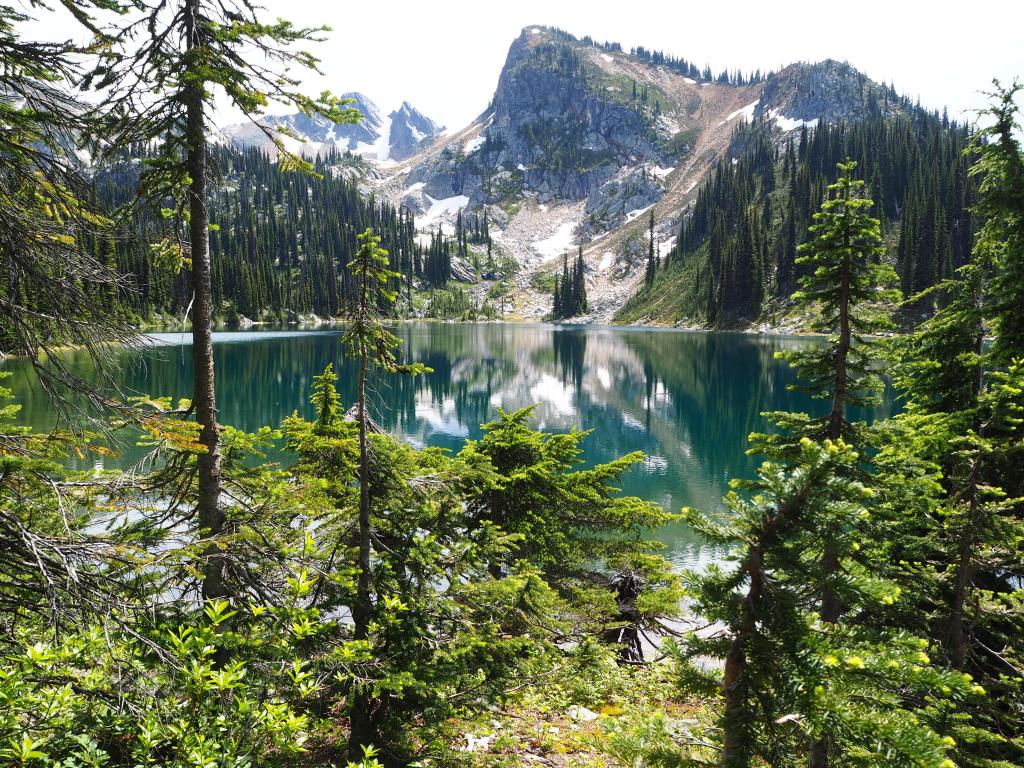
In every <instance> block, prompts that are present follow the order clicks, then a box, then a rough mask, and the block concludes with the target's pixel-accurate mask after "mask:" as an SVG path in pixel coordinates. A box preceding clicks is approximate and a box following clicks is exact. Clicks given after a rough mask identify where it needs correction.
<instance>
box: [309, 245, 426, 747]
mask: <svg viewBox="0 0 1024 768" xmlns="http://www.w3.org/2000/svg"><path fill="white" fill-rule="evenodd" d="M388 264H389V262H388V253H387V251H385V250H384V249H383V248H381V247H380V238H379V237H377V236H376V235H375V234H374V233H373V230H369V229H368V230H366V231H365V232H363V233H362V234H360V235H359V251H358V252H357V253H356V255H355V258H354V259H353V260H352V262H351V263H350V264H349V269H350V270H351V271H352V274H353V275H355V277H356V279H357V280H358V281H359V288H358V292H357V293H356V296H355V298H354V300H353V304H352V307H351V309H350V310H349V315H348V319H349V322H350V325H349V327H348V330H346V332H345V335H344V336H343V337H342V344H344V345H345V348H346V349H347V351H348V354H349V355H351V356H352V357H354V358H355V359H356V361H357V362H358V364H359V374H358V381H357V383H356V398H357V399H356V421H357V423H358V427H359V522H358V527H357V534H356V535H357V538H358V542H359V555H358V563H357V569H358V580H357V587H356V596H355V600H354V602H353V604H352V619H353V621H354V622H355V639H356V640H365V639H366V638H367V637H368V636H369V632H370V622H371V621H372V618H373V610H374V605H375V601H374V600H373V595H372V594H371V587H372V581H373V565H372V562H371V558H372V552H371V548H372V541H371V528H370V525H371V523H370V505H371V498H370V461H371V457H370V444H369V437H368V434H369V425H370V416H369V411H368V410H367V375H368V374H369V369H370V368H371V367H373V368H376V369H378V370H380V371H382V372H385V373H405V374H410V375H416V374H419V373H424V372H427V371H428V370H429V369H428V368H426V367H425V366H423V365H420V364H418V363H413V364H401V363H399V362H398V358H397V357H396V356H395V349H396V348H397V347H398V344H399V341H398V338H397V337H395V335H394V334H392V333H391V332H390V331H389V330H387V328H385V327H384V325H383V322H382V319H381V317H380V314H379V309H378V307H379V306H380V305H381V304H384V305H385V306H388V305H391V304H393V303H394V302H395V299H396V298H397V293H396V292H395V291H393V290H392V289H391V288H390V287H389V284H390V282H391V280H392V278H394V277H396V273H394V272H392V271H391V270H390V269H389V268H388ZM327 374H328V372H326V371H325V376H326V375H327ZM327 384H328V382H327V381H326V380H322V381H321V386H322V387H326V386H327ZM322 399H323V398H322V397H321V400H322ZM368 710H369V696H368V695H367V694H366V693H365V692H364V691H363V690H362V689H361V688H359V689H356V693H355V695H353V697H352V702H351V705H350V710H349V711H350V718H351V723H352V728H351V737H350V739H349V756H350V758H351V759H353V760H357V759H359V756H360V755H361V754H362V747H363V746H368V745H370V744H371V743H372V741H373V735H374V734H373V733H372V727H371V725H370V719H369V711H368Z"/></svg>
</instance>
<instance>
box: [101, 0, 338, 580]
mask: <svg viewBox="0 0 1024 768" xmlns="http://www.w3.org/2000/svg"><path fill="white" fill-rule="evenodd" d="M131 6H132V8H133V11H134V12H135V13H134V14H132V20H131V21H129V22H127V23H126V26H125V27H124V28H122V29H118V30H115V32H114V37H116V38H117V39H120V40H132V39H134V38H135V37H136V35H140V34H141V35H142V36H143V39H144V42H142V44H140V45H138V46H136V47H134V48H132V49H130V50H127V51H118V50H116V49H112V50H111V52H110V53H109V54H108V55H107V56H106V57H105V58H104V60H103V61H102V63H101V65H100V66H99V67H97V68H96V70H95V71H94V72H93V73H92V74H91V75H90V77H89V78H87V81H86V85H87V86H93V87H95V88H97V89H107V93H108V96H109V98H110V105H111V106H110V112H109V114H110V116H111V119H110V120H109V123H108V130H109V134H108V138H109V139H110V146H111V148H112V149H113V150H114V151H117V150H118V149H119V148H121V147H124V146H127V145H131V144H146V143H149V142H154V141H157V140H159V141H160V143H159V145H158V146H159V154H158V156H157V157H156V158H154V159H153V160H152V161H151V163H150V164H149V166H148V168H147V170H146V171H145V172H144V173H143V174H142V177H141V179H140V196H141V197H143V198H147V199H149V200H152V201H154V202H155V203H156V204H157V205H166V201H167V200H170V201H173V205H174V209H173V211H172V212H173V213H174V214H177V215H178V216H179V219H180V220H181V221H184V222H186V223H187V231H188V235H187V240H186V242H187V243H188V246H187V250H186V249H183V248H181V246H180V244H179V242H178V241H174V240H166V241H165V242H164V250H165V252H169V253H170V254H174V253H178V255H179V258H180V259H181V263H182V264H183V265H184V264H187V265H188V271H189V274H190V279H191V286H192V293H193V298H192V337H193V343H192V358H193V369H194V391H193V397H192V405H191V407H192V409H193V410H194V411H195V414H196V421H197V422H198V423H199V424H200V426H201V433H200V443H201V444H202V447H203V450H202V452H201V453H200V454H199V455H198V459H197V464H198V467H197V472H198V478H199V483H198V492H197V498H196V518H197V521H198V525H199V528H200V529H201V530H203V531H205V532H206V534H207V535H208V536H210V537H211V538H216V537H219V536H220V535H221V534H222V533H223V531H224V525H225V516H224V512H223V510H222V509H221V507H220V496H221V454H220V437H219V427H218V424H217V403H216V386H215V380H214V365H213V342H212V329H213V320H214V313H215V307H214V304H213V265H212V261H211V257H210V216H209V187H208V182H209V178H210V176H211V175H212V169H211V168H210V164H209V152H208V146H207V145H208V141H209V137H208V121H209V113H210V112H211V109H212V107H211V104H212V101H213V98H214V94H213V91H212V89H213V88H216V87H219V88H220V89H222V90H223V92H224V93H225V94H226V95H227V97H228V99H229V100H230V102H231V103H232V105H233V106H235V107H236V108H238V109H239V110H241V112H242V113H243V114H244V115H246V116H247V117H250V118H252V117H254V116H255V115H257V114H259V113H260V112H261V111H262V109H263V108H264V107H265V105H266V104H267V103H268V101H270V100H276V101H279V102H284V103H288V104H293V105H295V106H298V107H299V108H300V109H301V110H302V111H303V112H306V113H308V114H317V115H322V116H324V117H327V118H328V119H330V120H332V121H333V122H335V123H340V122H354V121H355V120H356V119H358V113H356V112H354V111H353V110H346V109H343V108H342V107H343V106H344V105H343V103H342V102H341V101H339V100H338V99H336V98H334V97H332V96H331V95H330V94H329V93H327V92H325V93H323V94H321V96H320V97H319V98H317V99H311V98H309V97H306V96H304V95H302V94H301V93H300V92H298V91H297V90H296V88H297V85H298V82H297V81H296V80H294V79H293V78H291V77H288V76H285V75H280V74H279V73H277V72H274V71H273V69H267V68H265V66H264V65H263V64H262V63H257V62H261V61H262V60H270V61H271V62H278V63H279V64H281V65H282V66H284V67H287V66H288V65H291V64H297V65H299V66H303V67H306V68H309V69H314V70H315V68H316V63H317V60H316V59H315V58H314V57H313V56H312V55H310V54H309V53H306V52H304V51H301V50H297V49H296V47H295V46H297V45H299V44H302V43H304V42H308V41H316V40H319V39H320V33H321V32H322V30H320V29H306V28H301V27H295V26H293V25H292V24H290V23H289V22H286V21H283V20H279V21H277V22H276V23H274V24H266V23H264V22H262V21H260V19H259V18H258V16H257V12H256V10H255V9H254V8H252V7H251V6H244V7H239V9H237V10H228V9H226V8H225V7H224V6H222V5H217V4H215V3H211V2H209V1H208V0H177V1H176V2H173V3H170V4H167V3H164V2H149V0H132V2H131ZM154 93H158V94H159V95H158V97H157V98H155V99H153V98H152V96H153V94H154ZM139 115H145V119H139ZM268 133H270V135H271V136H272V137H273V138H274V140H275V143H276V145H277V148H278V150H279V151H281V152H282V153H284V155H285V161H286V163H287V164H288V165H291V166H293V167H296V168H307V169H308V167H309V164H308V163H306V162H305V161H301V160H299V159H298V158H295V157H294V156H293V155H291V154H289V153H288V152H287V151H286V149H285V147H284V143H283V141H282V140H281V138H280V136H278V135H277V134H276V133H274V132H273V131H270V130H268ZM296 250H297V249H296ZM205 559H206V562H205V564H204V576H203V596H204V598H219V597H224V596H226V595H228V594H229V592H230V590H229V587H228V585H227V584H226V583H225V581H224V572H225V565H226V561H225V555H224V551H223V550H222V549H221V547H220V546H219V543H218V542H215V541H214V542H211V544H210V546H209V548H208V549H207V551H206V553H205Z"/></svg>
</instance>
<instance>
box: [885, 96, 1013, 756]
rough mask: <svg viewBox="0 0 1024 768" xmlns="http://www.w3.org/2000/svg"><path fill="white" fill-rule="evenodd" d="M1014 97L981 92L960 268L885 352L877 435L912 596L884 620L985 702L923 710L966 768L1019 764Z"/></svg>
mask: <svg viewBox="0 0 1024 768" xmlns="http://www.w3.org/2000/svg"><path fill="white" fill-rule="evenodd" d="M1015 91H1016V89H1015V88H1011V89H1009V90H1006V91H1000V92H999V93H997V94H996V95H995V96H996V104H995V105H994V106H993V107H992V108H991V110H990V111H991V115H992V117H993V118H994V120H993V123H992V125H991V126H990V127H988V128H986V129H983V130H982V131H981V132H980V133H979V136H978V137H977V139H976V146H975V147H973V148H972V149H971V150H970V151H972V152H977V153H979V154H980V159H979V161H978V162H977V163H976V164H975V165H974V167H973V168H974V172H975V173H976V174H979V175H982V176H983V180H982V183H981V185H980V189H979V201H978V206H977V213H978V214H979V215H980V217H981V226H980V228H979V229H978V232H977V239H976V243H975V247H974V253H973V259H972V261H971V262H970V263H969V264H967V265H965V266H964V267H962V268H961V269H960V270H959V272H958V275H957V277H956V279H954V280H949V281H946V282H945V283H942V284H940V285H939V286H937V290H941V292H942V294H943V295H944V296H945V297H946V303H945V306H944V307H943V308H942V309H940V311H939V312H937V313H936V314H935V315H934V316H933V317H932V318H930V319H929V320H927V321H926V322H925V323H923V324H922V325H921V326H920V327H919V328H918V329H917V330H916V331H915V332H914V333H913V334H911V335H910V336H908V337H907V338H906V339H904V340H899V341H898V342H897V344H896V351H897V352H898V353H899V364H898V365H897V366H896V368H895V381H896V385H897V387H898V388H899V389H900V390H901V391H902V392H903V393H904V396H905V397H906V400H907V406H906V409H905V410H904V412H903V413H901V414H900V415H899V416H897V417H896V418H894V419H893V420H892V421H891V423H889V424H888V425H887V428H886V430H885V432H884V436H885V441H884V443H883V447H882V451H881V452H880V454H879V456H878V460H877V464H878V466H879V468H880V470H881V483H882V487H883V488H884V491H885V494H886V497H887V498H886V500H887V504H888V506H889V507H890V508H891V511H890V512H889V513H888V515H887V518H886V519H887V522H888V523H889V525H890V526H891V529H892V531H893V532H892V534H891V538H892V544H891V545H890V546H889V548H888V550H887V551H886V552H885V553H884V555H885V556H886V559H887V560H888V561H889V562H890V563H892V564H893V565H892V566H891V568H892V571H893V572H894V574H895V576H896V577H897V578H899V579H900V580H901V581H902V582H904V583H905V584H906V589H907V591H908V592H912V594H914V595H915V596H916V598H917V599H916V601H915V603H914V604H913V605H911V606H906V607H904V608H903V610H902V611H901V612H900V613H899V614H898V615H896V616H893V617H891V618H890V621H894V622H900V623H902V624H904V625H907V626H911V625H913V626H922V627H925V628H926V629H927V630H928V631H929V633H930V634H931V636H932V638H933V644H934V649H935V652H936V653H937V654H939V655H940V657H941V659H942V661H943V662H944V663H945V664H947V665H949V666H950V667H952V668H953V669H957V670H961V671H963V672H965V673H968V674H970V675H973V677H974V678H975V679H976V681H977V682H978V684H979V685H980V686H981V687H982V688H983V689H984V690H985V691H986V692H987V695H986V696H985V697H984V698H983V699H981V700H980V701H978V702H974V703H972V706H969V707H967V706H962V705H961V706H954V705H951V704H946V705H936V706H935V707H933V708H932V709H931V711H930V712H929V713H928V715H929V721H930V722H932V723H936V724H941V726H942V727H944V728H946V729H949V730H950V732H951V733H952V734H953V736H954V737H955V738H956V752H955V754H954V755H953V757H954V759H955V761H956V764H957V765H959V766H965V767H968V766H969V767H970V768H992V766H1010V765H1022V764H1024V742H1022V741H1021V738H1020V729H1019V713H1020V712H1021V711H1022V708H1024V690H1022V681H1024V675H1022V670H1024V651H1022V649H1021V645H1020V637H1021V636H1022V634H1024V610H1022V608H1021V605H1022V602H1021V589H1020V583H1021V581H1020V580H1021V578H1022V577H1024V567H1022V565H1021V557H1020V552H1021V546H1022V543H1024V515H1022V511H1024V501H1022V499H1024V481H1022V480H1021V474H1020V467H1021V466H1022V465H1024V367H1022V365H1021V362H1020V359H1021V358H1020V356H1021V354H1022V353H1024V349H1022V348H1021V346H1020V343H1019V340H1018V339H1016V330H1015V329H1017V328H1019V327H1021V325H1022V321H1021V317H1024V304H1022V303H1021V302H1020V301H1016V302H1015V301H1013V300H1008V299H1009V297H1012V296H1013V295H1014V293H1015V292H1016V293H1017V295H1019V291H1020V290H1021V286H1022V280H1021V279H1019V276H1017V275H1016V271H1017V262H1019V258H1015V256H1014V253H1013V243H1014V242H1015V239H1016V240H1019V232H1018V233H1017V235H1014V233H1013V228H1014V227H1015V226H1017V227H1018V229H1019V226H1020V221H1021V219H1020V217H1019V216H1018V215H1016V214H1015V210H1016V209H1017V206H1018V204H1019V200H1021V199H1022V198H1024V175H1021V174H1020V173H1019V172H1018V170H1015V169H1019V168H1020V167H1021V165H1022V156H1021V151H1020V147H1019V145H1018V144H1017V142H1016V139H1015V136H1014V135H1013V131H1014V130H1015V129H1014V125H1015V124H1016V114H1017V107H1016V104H1015V103H1014V99H1013V94H1014V93H1015ZM988 328H991V329H992V330H994V332H995V338H994V339H993V341H992V343H991V345H987V344H986V343H985V336H986V329H988ZM908 510H915V511H916V514H914V515H908V514H907V511H908Z"/></svg>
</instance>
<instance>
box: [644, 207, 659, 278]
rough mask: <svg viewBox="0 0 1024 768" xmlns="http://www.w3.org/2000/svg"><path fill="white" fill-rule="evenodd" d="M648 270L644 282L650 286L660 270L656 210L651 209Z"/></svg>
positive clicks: (648, 236)
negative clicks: (656, 247)
mask: <svg viewBox="0 0 1024 768" xmlns="http://www.w3.org/2000/svg"><path fill="white" fill-rule="evenodd" d="M647 231H648V235H647V270H646V271H645V272H644V282H645V283H646V284H647V285H648V287H649V286H652V285H654V278H655V276H656V275H657V272H658V262H657V260H656V258H655V255H654V211H653V210H652V211H651V215H650V218H649V219H648V224H647Z"/></svg>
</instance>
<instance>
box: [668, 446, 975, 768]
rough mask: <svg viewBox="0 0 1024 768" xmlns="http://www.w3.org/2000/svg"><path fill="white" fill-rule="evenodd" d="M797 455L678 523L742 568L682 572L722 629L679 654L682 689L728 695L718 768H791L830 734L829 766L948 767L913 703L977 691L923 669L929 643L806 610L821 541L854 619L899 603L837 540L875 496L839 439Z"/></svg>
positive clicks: (944, 742) (854, 545)
mask: <svg viewBox="0 0 1024 768" xmlns="http://www.w3.org/2000/svg"><path fill="white" fill-rule="evenodd" d="M797 451H798V453H797V454H796V456H795V457H793V458H792V459H791V462H790V464H789V465H788V466H781V465H778V464H772V463H766V464H764V465H763V466H762V467H761V469H760V471H759V477H758V479H757V480H756V481H754V482H752V483H748V484H746V488H747V489H748V490H749V491H750V492H751V493H752V495H751V496H750V497H749V498H745V497H742V496H740V495H739V494H737V493H730V494H729V495H728V496H727V497H726V499H725V502H726V506H727V508H728V511H727V512H725V513H718V514H707V513H700V512H696V511H694V510H687V511H686V512H685V514H686V519H687V522H689V523H690V524H691V525H692V526H693V527H694V528H695V529H696V530H698V531H700V532H701V533H702V534H703V535H704V536H705V537H706V538H707V539H708V541H710V542H713V543H715V544H716V545H718V546H723V547H729V548H730V549H731V550H732V552H733V556H734V557H735V559H736V561H737V563H738V567H736V568H734V569H733V568H722V567H719V566H712V567H710V568H709V569H708V570H707V571H706V572H705V573H702V574H690V575H689V580H690V588H691V590H692V592H693V593H694V594H695V596H696V598H697V603H696V605H695V610H696V612H697V613H698V614H700V615H701V616H702V617H704V618H706V619H707V620H708V621H709V622H721V623H722V624H723V625H724V626H725V627H726V629H725V631H724V632H721V633H715V634H713V635H711V636H710V637H697V636H696V635H691V636H690V637H689V638H688V639H687V640H686V642H685V644H683V645H681V646H675V647H674V648H673V655H674V656H675V658H676V661H677V664H678V665H679V670H680V674H681V680H682V683H683V686H684V688H687V689H689V690H695V691H701V692H703V693H705V694H711V693H713V692H715V691H720V692H721V694H722V695H723V697H724V703H723V710H722V715H721V758H720V762H719V764H720V765H721V766H723V768H746V766H753V765H759V764H766V765H771V766H795V765H798V764H800V763H801V762H803V761H805V760H807V761H810V760H813V759H814V754H815V753H814V748H813V745H814V744H815V743H816V742H817V741H819V740H821V739H823V738H825V737H826V736H827V738H828V742H829V743H830V745H831V751H832V753H833V755H834V756H835V758H836V760H837V764H842V765H860V764H864V765H872V766H891V768H898V767H899V768H905V766H922V767H924V766H930V767H931V768H951V766H952V763H951V762H950V761H949V760H948V758H946V756H945V753H946V750H947V749H948V748H949V747H950V746H951V744H950V740H949V739H948V738H946V737H944V736H942V735H940V734H939V733H936V732H935V731H933V730H929V729H927V728H923V727H922V726H921V723H920V719H919V716H918V714H917V713H916V712H915V711H914V710H915V705H914V703H913V702H921V701H925V700H935V699H939V700H961V701H962V700H964V699H965V698H966V697H968V696H970V695H971V692H972V684H971V681H970V679H969V678H968V677H967V676H964V675H962V674H959V673H956V672H944V671H942V670H939V669H937V668H935V667H934V666H932V665H930V664H929V658H928V656H927V655H926V654H924V653H923V648H925V647H926V646H927V641H925V640H920V639H918V638H915V637H912V636H911V635H909V634H906V633H900V632H889V633H877V632H874V631H873V630H871V629H870V628H862V627H860V626H858V623H857V622H848V623H845V624H842V625H836V624H833V623H831V622H826V621H823V620H822V619H821V616H820V614H819V613H818V612H817V611H815V610H814V607H815V604H816V600H817V596H816V594H815V590H814V589H813V588H810V589H809V588H808V587H809V585H813V584H815V583H816V582H818V581H819V576H818V569H819V567H820V565H819V561H818V558H817V557H816V556H815V553H818V552H820V551H821V550H822V549H823V548H824V546H826V545H827V544H828V545H831V546H833V547H834V548H835V549H836V551H837V552H838V554H839V556H840V563H841V565H842V566H843V567H842V568H841V569H839V570H838V571H837V574H836V577H835V579H836V582H837V583H838V584H841V586H840V591H841V592H842V593H843V594H844V595H845V596H846V598H847V602H846V607H847V611H848V612H852V613H856V614H857V615H860V616H870V615H871V614H872V613H873V612H875V611H879V610H884V609H885V606H887V605H890V604H892V603H893V602H894V601H895V599H896V597H897V595H898V593H897V592H896V591H895V585H893V584H892V583H891V582H886V581H883V580H879V579H876V578H874V577H873V575H872V574H871V573H868V572H865V571H864V570H863V569H861V568H858V567H857V565H856V562H855V560H854V559H853V557H852V555H853V554H854V553H855V552H856V551H857V550H858V549H859V546H860V545H859V542H858V540H857V537H856V536H854V535H847V536H845V537H843V538H842V539H840V540H839V541H836V540H835V539H834V538H833V537H834V535H835V531H837V530H841V531H853V530H855V529H856V527H857V523H858V521H859V520H860V519H862V518H863V517H865V516H867V515H868V514H869V513H868V510H867V508H866V507H865V504H867V503H870V502H871V500H872V499H873V497H874V494H873V493H872V492H871V490H870V489H869V488H866V487H865V486H864V485H862V484H861V483H860V482H858V481H856V480H854V479H851V478H852V476H853V474H854V469H855V467H856V464H857V462H858V460H859V457H858V455H857V453H856V452H855V451H853V450H852V449H851V448H850V447H849V446H847V445H846V444H845V443H843V442H842V441H841V440H840V441H837V442H832V441H831V440H826V441H825V442H824V443H822V444H821V445H819V444H817V443H815V442H813V441H812V440H810V439H808V438H803V439H802V440H801V441H800V443H799V444H798V446H797ZM705 656H711V657H714V658H720V659H723V660H724V669H723V672H722V675H721V678H718V677H717V675H715V674H709V673H708V672H707V671H706V668H705V667H703V666H701V665H695V664H693V662H692V660H694V659H699V658H701V657H705ZM808 741H810V743H811V749H810V751H809V754H808V751H807V749H806V745H807V744H808ZM687 754H689V750H687V749H685V748H684V749H682V750H681V756H685V755H687ZM759 761H763V763H761V762H759ZM682 764H686V763H685V762H682Z"/></svg>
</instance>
